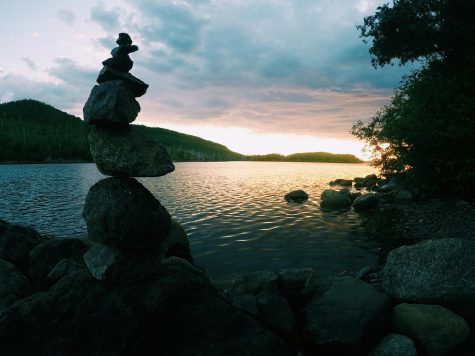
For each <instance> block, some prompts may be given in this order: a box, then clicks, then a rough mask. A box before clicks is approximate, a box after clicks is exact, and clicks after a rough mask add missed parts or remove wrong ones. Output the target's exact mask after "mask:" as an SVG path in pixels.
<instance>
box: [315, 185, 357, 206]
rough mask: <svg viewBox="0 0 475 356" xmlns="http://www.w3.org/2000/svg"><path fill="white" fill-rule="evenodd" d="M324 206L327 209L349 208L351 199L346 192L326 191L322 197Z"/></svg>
mask: <svg viewBox="0 0 475 356" xmlns="http://www.w3.org/2000/svg"><path fill="white" fill-rule="evenodd" d="M320 198H321V201H322V206H323V207H325V208H337V209H338V208H349V207H350V206H351V199H350V198H349V197H348V195H346V194H345V193H344V192H343V193H340V192H337V191H336V190H333V189H325V190H324V191H323V193H322V195H321V197H320Z"/></svg>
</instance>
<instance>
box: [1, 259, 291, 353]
mask: <svg viewBox="0 0 475 356" xmlns="http://www.w3.org/2000/svg"><path fill="white" fill-rule="evenodd" d="M0 345H2V346H1V349H2V354H5V355H10V356H16V355H70V356H79V355H81V356H82V355H90V356H99V355H151V354H157V355H207V356H208V355H210V356H218V355H256V356H257V355H260V356H261V355H263V356H266V355H269V356H271V355H272V356H275V355H292V353H291V352H290V351H289V350H288V348H287V346H286V344H285V343H284V342H283V341H282V340H281V339H279V338H278V337H276V336H275V335H274V334H273V333H271V332H269V331H267V330H266V329H265V328H264V327H263V326H262V325H260V324H259V323H258V322H256V321H254V320H253V319H252V318H251V317H249V316H247V315H245V314H243V313H241V312H239V311H238V310H237V309H235V308H233V307H232V306H231V305H230V304H228V303H227V302H226V301H225V300H224V298H222V297H221V296H220V294H219V293H218V291H217V290H216V289H215V288H214V287H213V286H212V285H211V283H210V281H209V280H208V278H207V277H206V276H205V275H204V274H203V273H201V272H200V271H198V270H196V269H195V268H193V267H192V266H191V265H190V264H189V263H187V262H186V261H184V260H182V259H179V258H175V257H173V258H170V259H167V260H166V261H165V262H164V263H162V264H161V265H160V267H159V268H158V269H157V271H156V274H155V276H153V277H151V278H150V279H147V280H146V281H141V282H140V283H136V284H134V285H132V286H130V287H128V286H123V285H114V284H107V283H103V282H100V281H97V280H95V279H94V278H92V277H91V276H90V274H89V273H87V272H86V271H85V270H81V269H77V270H76V271H74V272H72V273H69V274H67V275H66V276H65V277H63V278H62V279H61V280H59V281H58V282H57V283H56V284H55V285H54V286H53V287H52V288H51V289H49V290H48V291H46V292H42V293H36V294H34V295H32V296H31V297H29V298H27V299H24V300H22V301H20V302H17V303H16V304H15V305H13V306H12V307H10V308H9V309H8V310H6V311H5V312H4V313H3V314H1V315H0Z"/></svg>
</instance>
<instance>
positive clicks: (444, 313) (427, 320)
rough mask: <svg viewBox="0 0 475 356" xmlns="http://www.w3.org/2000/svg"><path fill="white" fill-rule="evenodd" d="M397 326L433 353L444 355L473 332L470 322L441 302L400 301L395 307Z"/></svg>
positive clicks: (394, 317) (394, 319)
mask: <svg viewBox="0 0 475 356" xmlns="http://www.w3.org/2000/svg"><path fill="white" fill-rule="evenodd" d="M393 323H394V327H395V328H396V330H398V331H399V332H401V333H403V334H405V335H408V336H410V337H411V338H413V339H414V340H417V341H419V342H420V343H421V344H422V345H423V346H424V349H425V350H426V351H427V352H428V353H429V354H430V355H445V354H447V353H448V352H449V351H450V350H451V349H453V348H454V347H455V346H457V345H458V344H460V343H461V342H462V341H464V340H465V339H466V338H467V336H468V335H469V333H470V328H469V326H468V324H467V322H466V321H465V320H464V319H463V318H461V317H460V316H458V315H456V314H454V313H452V312H451V311H450V310H448V309H446V308H444V307H442V306H440V305H427V304H399V305H397V306H396V307H394V310H393Z"/></svg>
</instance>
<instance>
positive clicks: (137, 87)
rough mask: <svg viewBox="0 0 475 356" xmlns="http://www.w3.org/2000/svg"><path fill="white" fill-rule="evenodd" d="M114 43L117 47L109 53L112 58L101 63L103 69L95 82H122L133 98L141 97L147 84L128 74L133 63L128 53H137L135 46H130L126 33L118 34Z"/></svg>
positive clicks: (130, 41) (129, 39) (145, 90)
mask: <svg viewBox="0 0 475 356" xmlns="http://www.w3.org/2000/svg"><path fill="white" fill-rule="evenodd" d="M116 43H117V44H118V45H119V46H118V47H115V48H113V49H112V51H111V55H112V58H108V59H106V60H105V61H103V62H102V64H103V65H104V68H102V70H101V71H100V73H99V75H98V77H97V82H98V83H99V84H101V83H104V82H108V81H111V80H123V81H124V83H125V84H126V85H127V86H128V88H129V89H130V90H131V91H132V92H133V94H134V96H136V97H137V96H142V95H144V94H145V93H146V92H147V88H148V84H145V83H144V82H142V81H141V80H140V79H138V78H136V77H134V76H133V75H131V74H129V71H130V70H131V69H132V67H133V65H134V62H133V61H132V60H131V59H130V57H129V53H132V52H135V51H138V49H139V48H138V47H137V46H136V45H132V39H131V38H130V36H129V35H128V34H127V33H119V38H118V39H117V41H116Z"/></svg>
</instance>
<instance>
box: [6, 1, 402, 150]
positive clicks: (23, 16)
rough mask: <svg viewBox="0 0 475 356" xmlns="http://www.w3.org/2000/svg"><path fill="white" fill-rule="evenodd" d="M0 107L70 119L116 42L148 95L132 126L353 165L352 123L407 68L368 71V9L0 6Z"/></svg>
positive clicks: (239, 4)
mask: <svg viewBox="0 0 475 356" xmlns="http://www.w3.org/2000/svg"><path fill="white" fill-rule="evenodd" d="M0 2H1V11H0V33H2V38H3V41H2V45H1V48H2V50H1V53H2V54H1V56H0V102H8V101H11V100H19V99H24V98H31V99H36V100H40V101H42V102H45V103H47V104H50V105H53V106H55V107H56V108H58V109H61V110H64V111H66V112H68V113H71V114H73V115H76V116H79V117H81V118H82V108H83V106H84V103H85V102H86V100H87V98H88V96H89V93H90V90H91V89H92V87H93V86H94V85H95V84H96V83H95V80H96V78H97V74H98V72H99V70H100V69H101V68H102V64H101V62H102V61H103V60H105V59H107V58H109V57H110V50H111V49H112V48H113V47H115V46H116V44H115V40H116V39H117V34H118V33H119V32H127V33H129V34H130V36H131V37H132V40H133V41H134V44H136V45H138V47H139V51H138V52H135V53H132V54H131V55H130V57H131V59H132V60H133V61H134V67H133V68H132V70H131V72H130V73H131V74H133V75H134V76H136V77H138V78H139V79H142V80H143V81H145V82H146V83H148V84H149V85H150V87H149V89H148V91H147V93H146V94H145V95H144V96H142V97H140V98H138V101H139V103H140V105H141V107H142V110H141V112H140V114H139V116H138V118H137V120H136V121H135V122H134V123H136V124H142V125H147V126H158V127H164V128H168V129H172V130H176V131H180V132H184V133H188V134H193V135H197V136H200V137H203V138H205V139H210V140H213V141H215V142H218V143H222V144H224V145H226V146H228V147H229V148H230V149H232V150H234V151H237V152H240V153H243V154H266V153H273V152H276V153H281V154H290V153H295V152H317V151H326V152H334V153H353V154H356V155H357V156H359V157H362V151H361V150H362V147H363V143H362V142H360V141H358V140H357V139H356V138H355V137H353V136H352V135H351V134H350V132H349V131H350V129H351V126H352V125H353V123H355V122H356V121H357V120H359V119H361V120H363V121H369V120H370V118H371V117H372V116H373V115H374V114H375V113H376V111H377V110H378V109H380V108H381V107H382V106H383V105H385V104H387V103H389V100H390V97H391V95H392V93H393V89H394V88H395V87H397V86H398V85H399V83H400V80H401V77H402V75H403V74H404V73H407V72H408V71H409V69H410V68H407V67H399V66H388V67H385V68H382V69H374V68H373V67H372V66H371V58H370V55H369V52H368V48H369V45H368V44H364V43H363V42H362V40H361V38H359V31H358V30H357V29H356V26H357V25H359V24H362V23H363V19H364V17H365V16H368V15H371V14H374V12H375V11H376V8H377V6H380V5H382V4H384V3H386V2H388V1H377V0H374V1H373V0H338V1H334V0H259V1H256V0H252V1H251V0H182V1H171V0H135V1H134V0H128V1H121V0H109V1H107V2H106V1H102V0H81V1H77V0H54V1H53V0H42V1H26V0H16V1H8V0H0Z"/></svg>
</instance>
